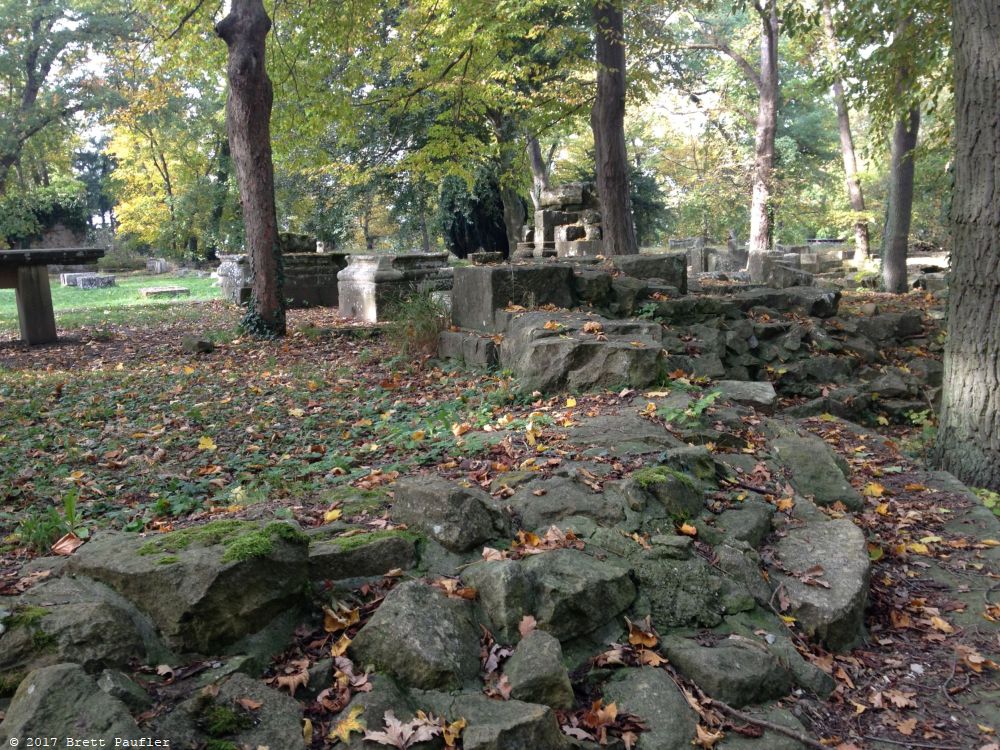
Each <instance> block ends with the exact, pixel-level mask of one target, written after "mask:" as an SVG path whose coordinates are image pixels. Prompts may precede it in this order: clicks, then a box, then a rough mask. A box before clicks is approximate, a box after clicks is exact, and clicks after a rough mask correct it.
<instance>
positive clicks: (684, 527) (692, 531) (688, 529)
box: [677, 522, 698, 536]
mask: <svg viewBox="0 0 1000 750" xmlns="http://www.w3.org/2000/svg"><path fill="white" fill-rule="evenodd" d="M677 531H678V532H679V533H681V534H684V536H698V529H696V528H695V527H694V526H692V525H691V524H689V523H687V522H684V523H682V524H681V525H680V526H678V527H677Z"/></svg>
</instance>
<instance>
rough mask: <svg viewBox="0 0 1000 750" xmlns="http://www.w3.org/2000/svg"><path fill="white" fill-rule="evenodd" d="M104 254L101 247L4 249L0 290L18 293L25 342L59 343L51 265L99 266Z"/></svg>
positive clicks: (19, 313)
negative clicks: (53, 307)
mask: <svg viewBox="0 0 1000 750" xmlns="http://www.w3.org/2000/svg"><path fill="white" fill-rule="evenodd" d="M103 255H104V249H103V248H100V247H59V248H45V249H38V250H0V289H14V290H16V292H17V321H18V324H19V325H20V327H21V340H22V341H24V342H25V343H27V344H32V345H34V344H48V343H50V342H52V341H55V340H56V316H55V313H54V312H53V311H52V289H51V288H50V287H49V269H48V267H49V265H72V266H76V265H82V264H88V263H96V262H97V259H98V258H100V257H102V256H103Z"/></svg>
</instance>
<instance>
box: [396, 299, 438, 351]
mask: <svg viewBox="0 0 1000 750" xmlns="http://www.w3.org/2000/svg"><path fill="white" fill-rule="evenodd" d="M448 320H449V313H448V308H447V307H445V305H444V304H443V303H442V302H441V301H440V300H438V299H437V298H436V297H435V296H434V295H433V293H431V292H422V293H420V294H415V295H413V296H412V297H407V298H406V299H403V300H400V301H399V302H397V303H396V304H395V305H393V307H392V311H391V313H390V322H389V324H388V325H387V327H386V336H387V338H388V339H389V343H391V344H393V345H394V348H395V349H396V350H397V351H399V353H400V355H401V356H402V357H412V356H428V357H433V356H434V355H435V354H437V351H438V337H439V336H440V335H441V332H442V331H443V330H445V329H446V328H447V327H448Z"/></svg>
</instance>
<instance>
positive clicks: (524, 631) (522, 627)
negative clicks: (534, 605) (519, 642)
mask: <svg viewBox="0 0 1000 750" xmlns="http://www.w3.org/2000/svg"><path fill="white" fill-rule="evenodd" d="M536 627H538V622H537V621H536V620H535V618H534V617H532V616H531V615H525V616H524V617H522V618H521V622H519V623H518V625H517V632H519V633H520V634H521V637H522V638H527V637H528V633H530V632H531V631H532V630H534V629H535V628H536Z"/></svg>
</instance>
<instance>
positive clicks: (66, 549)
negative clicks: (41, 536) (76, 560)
mask: <svg viewBox="0 0 1000 750" xmlns="http://www.w3.org/2000/svg"><path fill="white" fill-rule="evenodd" d="M82 544H83V540H82V539H81V538H80V537H78V536H77V535H76V534H74V533H73V532H72V531H71V532H69V533H68V534H64V535H63V536H61V537H59V539H57V540H56V543H55V544H53V545H52V554H53V555H72V554H73V553H74V552H76V551H77V549H79V547H80V545H82Z"/></svg>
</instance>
